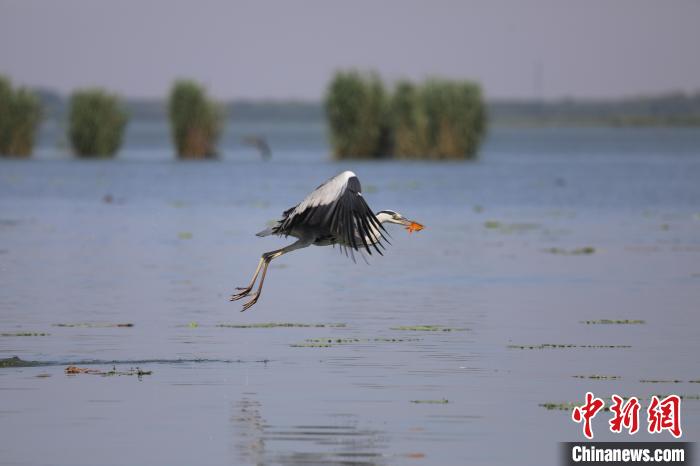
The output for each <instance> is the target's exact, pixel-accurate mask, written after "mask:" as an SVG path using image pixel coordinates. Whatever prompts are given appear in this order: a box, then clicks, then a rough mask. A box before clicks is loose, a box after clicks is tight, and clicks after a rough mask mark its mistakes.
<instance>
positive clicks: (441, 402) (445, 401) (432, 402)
mask: <svg viewBox="0 0 700 466" xmlns="http://www.w3.org/2000/svg"><path fill="white" fill-rule="evenodd" d="M449 402H450V401H449V400H448V399H447V398H443V399H441V400H411V403H416V404H428V405H446V404H448V403H449Z"/></svg>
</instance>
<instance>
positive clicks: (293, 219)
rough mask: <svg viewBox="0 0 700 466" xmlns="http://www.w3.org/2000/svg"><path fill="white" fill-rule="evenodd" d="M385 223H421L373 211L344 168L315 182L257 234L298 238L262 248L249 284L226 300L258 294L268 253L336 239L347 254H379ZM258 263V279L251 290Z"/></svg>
mask: <svg viewBox="0 0 700 466" xmlns="http://www.w3.org/2000/svg"><path fill="white" fill-rule="evenodd" d="M383 223H396V224H398V225H403V226H404V227H406V229H407V230H408V232H409V233H411V232H414V231H420V230H422V229H423V225H421V224H420V223H418V222H414V221H413V220H408V219H407V218H405V217H403V216H402V215H401V214H399V213H397V212H394V211H393V210H382V211H380V212H378V213H377V214H376V215H375V214H374V213H372V211H371V210H370V208H369V206H368V205H367V203H366V202H365V199H364V197H362V192H361V188H360V180H359V179H357V176H356V175H355V174H354V173H353V172H351V171H344V172H343V173H341V174H339V175H337V176H335V177H333V178H331V179H329V180H328V181H326V182H325V183H323V184H322V185H321V186H319V187H318V188H316V189H315V190H314V191H313V192H312V193H311V194H309V195H308V196H306V198H305V199H304V200H303V201H301V202H300V203H299V204H297V205H296V206H294V207H292V208H291V209H288V210H286V211H285V212H284V213H283V214H282V218H281V219H279V220H277V222H275V224H274V225H273V226H272V227H270V228H267V229H265V230H263V231H261V232H260V233H258V234H257V236H269V235H278V236H285V237H287V236H294V237H295V238H297V241H296V242H294V243H292V244H290V245H289V246H286V247H284V248H282V249H276V250H274V251H270V252H266V253H263V255H262V257H261V258H260V262H258V267H257V269H255V273H254V274H253V279H252V280H251V281H250V284H249V285H248V286H246V287H245V288H237V289H238V290H241V291H239V292H238V293H236V294H234V295H232V296H231V298H230V301H236V300H238V299H241V298H243V297H246V296H250V298H251V299H250V300H249V301H248V302H246V303H245V304H244V305H243V309H242V311H245V310H246V309H249V308H250V307H251V306H252V305H253V304H255V303H256V302H257V301H258V298H260V293H261V292H262V286H263V282H264V281H265V274H266V273H267V267H268V265H270V262H271V261H272V259H275V258H277V257H279V256H281V255H282V254H286V253H288V252H292V251H294V250H296V249H301V248H305V247H307V246H310V245H312V244H313V245H315V246H329V245H333V246H335V245H338V246H339V247H340V249H341V250H344V251H345V255H348V250H349V251H350V255H351V256H352V259H353V260H355V256H354V253H353V251H359V252H360V253H362V252H363V250H364V251H367V252H368V253H369V254H372V249H374V250H375V251H376V252H377V253H379V254H380V255H383V254H382V251H381V250H380V249H379V248H380V247H381V248H382V249H384V248H385V247H384V244H382V242H386V243H389V242H388V241H387V239H386V237H385V236H384V233H386V230H385V229H384V227H383V226H382V224H383ZM261 269H262V277H260V284H259V285H258V289H257V291H256V292H255V293H253V294H252V295H251V294H250V292H251V291H252V290H253V286H254V285H255V281H256V280H257V278H258V275H259V274H260V270H261ZM242 311H241V312H242Z"/></svg>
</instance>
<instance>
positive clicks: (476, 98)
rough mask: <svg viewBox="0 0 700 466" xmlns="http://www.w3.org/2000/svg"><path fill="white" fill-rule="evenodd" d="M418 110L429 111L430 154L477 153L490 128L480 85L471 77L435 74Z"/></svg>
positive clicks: (423, 90)
mask: <svg viewBox="0 0 700 466" xmlns="http://www.w3.org/2000/svg"><path fill="white" fill-rule="evenodd" d="M417 106H418V109H417V110H415V111H417V112H422V113H424V114H425V119H426V120H427V134H426V135H425V137H426V139H427V141H428V151H427V154H426V155H427V158H431V159H471V158H474V157H476V154H477V151H478V149H479V144H480V143H481V140H482V138H483V136H484V133H485V130H486V111H485V107H484V102H483V97H482V94H481V89H480V87H479V86H478V85H477V84H475V83H473V82H470V81H449V80H445V79H438V78H433V79H429V80H427V81H426V82H425V83H424V84H423V85H422V86H421V89H420V96H419V99H418V103H417Z"/></svg>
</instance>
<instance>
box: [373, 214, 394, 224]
mask: <svg viewBox="0 0 700 466" xmlns="http://www.w3.org/2000/svg"><path fill="white" fill-rule="evenodd" d="M374 216H375V217H377V220H379V223H385V222H388V221H389V220H391V215H389V214H387V213H386V212H379V213H378V214H375V215H374Z"/></svg>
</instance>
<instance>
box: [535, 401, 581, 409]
mask: <svg viewBox="0 0 700 466" xmlns="http://www.w3.org/2000/svg"><path fill="white" fill-rule="evenodd" d="M538 406H541V407H543V408H544V409H546V410H548V411H571V410H572V409H574V408H575V407H576V406H578V405H577V404H575V403H572V402H568V403H552V402H549V403H540V404H539V405H538Z"/></svg>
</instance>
